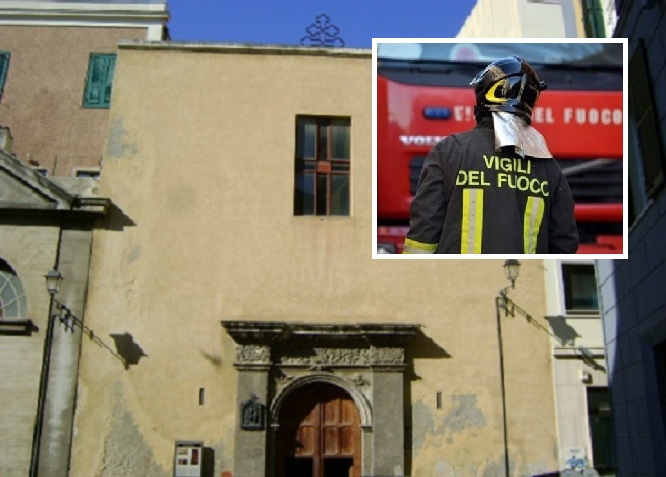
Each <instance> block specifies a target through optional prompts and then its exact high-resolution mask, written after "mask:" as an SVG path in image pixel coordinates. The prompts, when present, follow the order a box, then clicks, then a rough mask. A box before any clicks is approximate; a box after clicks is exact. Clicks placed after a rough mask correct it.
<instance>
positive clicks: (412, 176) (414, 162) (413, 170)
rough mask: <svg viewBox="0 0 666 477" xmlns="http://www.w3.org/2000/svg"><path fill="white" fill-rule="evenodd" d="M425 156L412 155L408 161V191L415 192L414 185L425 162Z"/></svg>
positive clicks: (417, 182) (416, 183)
mask: <svg viewBox="0 0 666 477" xmlns="http://www.w3.org/2000/svg"><path fill="white" fill-rule="evenodd" d="M425 159H426V157H425V156H414V157H412V159H411V160H410V161H409V192H410V193H411V194H412V195H414V194H416V186H417V185H418V184H419V176H420V175H421V169H422V168H423V163H424V162H425Z"/></svg>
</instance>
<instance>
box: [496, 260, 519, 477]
mask: <svg viewBox="0 0 666 477" xmlns="http://www.w3.org/2000/svg"><path fill="white" fill-rule="evenodd" d="M519 274H520V262H519V261H518V260H515V259H509V260H506V261H505V262H504V275H505V276H506V278H507V280H510V281H511V288H514V289H515V288H516V279H517V278H518V275H519ZM508 290H509V287H505V288H502V289H501V290H500V291H499V294H498V295H497V296H496V297H495V311H496V314H495V315H496V319H497V344H498V347H499V364H500V389H501V393H502V434H503V438H504V476H505V477H509V437H508V436H509V433H508V430H507V418H506V388H505V384H504V347H503V344H502V321H501V319H500V309H501V308H504V309H505V310H506V309H507V308H506V304H507V303H506V302H507V297H506V295H507V291H508Z"/></svg>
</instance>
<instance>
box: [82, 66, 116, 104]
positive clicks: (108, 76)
mask: <svg viewBox="0 0 666 477" xmlns="http://www.w3.org/2000/svg"><path fill="white" fill-rule="evenodd" d="M115 69H116V55H109V54H99V53H92V54H91V55H90V64H89V66H88V79H87V81H86V89H85V93H84V96H83V107H84V108H108V107H109V105H110V104H111V86H112V85H113V74H114V72H115Z"/></svg>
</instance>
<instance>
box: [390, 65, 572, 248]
mask: <svg viewBox="0 0 666 477" xmlns="http://www.w3.org/2000/svg"><path fill="white" fill-rule="evenodd" d="M470 84H471V85H472V86H473V87H474V91H475V93H476V107H475V110H474V113H475V117H476V122H477V124H476V127H474V128H473V129H472V130H470V131H466V132H463V133H459V134H453V135H451V136H448V137H446V138H444V139H443V140H442V141H440V142H439V143H437V145H435V146H434V147H433V148H432V150H431V151H430V153H429V154H428V156H427V158H426V160H425V162H424V164H423V169H422V170H421V175H420V177H419V183H418V187H417V190H416V195H415V196H414V199H413V201H412V204H411V208H410V227H409V232H408V233H407V237H406V239H405V244H404V245H405V246H404V251H403V253H453V254H468V253H472V254H480V253H498V254H523V253H525V254H527V253H542V254H545V253H548V254H563V253H575V252H576V250H577V248H578V230H577V228H576V222H575V220H574V202H573V198H572V195H571V189H570V188H569V185H568V184H567V181H566V179H565V177H564V176H563V174H562V171H561V169H560V167H559V165H558V164H557V161H555V159H553V157H552V155H551V154H550V152H549V151H548V146H547V145H546V141H545V140H544V138H543V136H542V135H541V134H540V133H539V132H538V131H537V130H536V129H534V128H533V127H532V126H531V119H532V110H533V108H534V105H535V104H536V102H537V99H538V98H539V94H540V93H541V91H543V90H544V89H545V88H546V84H545V82H543V81H540V80H539V77H538V76H537V74H536V72H535V71H534V69H533V68H532V67H531V66H530V65H529V64H528V63H527V62H525V61H524V60H523V59H521V58H519V57H517V56H510V57H506V58H502V59H499V60H497V61H494V62H493V63H491V64H489V65H488V66H487V67H486V68H485V69H484V70H483V71H481V72H480V73H479V74H478V75H477V76H476V77H475V78H474V79H473V80H472V82H471V83H470Z"/></svg>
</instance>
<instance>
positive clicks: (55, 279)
mask: <svg viewBox="0 0 666 477" xmlns="http://www.w3.org/2000/svg"><path fill="white" fill-rule="evenodd" d="M44 278H45V279H46V289H47V290H48V292H49V295H51V298H53V297H54V296H56V295H57V294H58V292H59V291H60V284H61V283H62V275H61V274H60V271H59V270H58V269H57V268H54V269H53V270H49V271H48V273H47V274H46V275H44Z"/></svg>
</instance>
